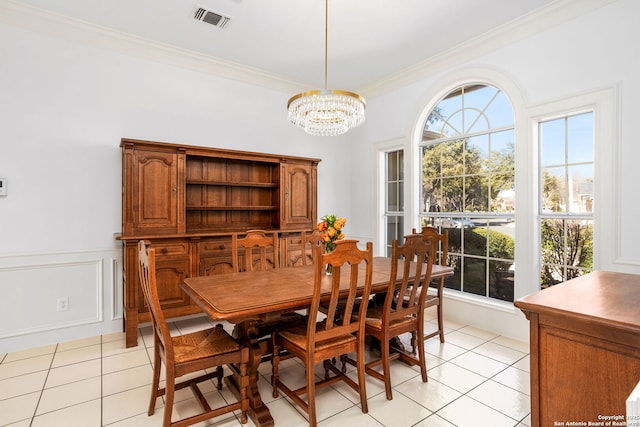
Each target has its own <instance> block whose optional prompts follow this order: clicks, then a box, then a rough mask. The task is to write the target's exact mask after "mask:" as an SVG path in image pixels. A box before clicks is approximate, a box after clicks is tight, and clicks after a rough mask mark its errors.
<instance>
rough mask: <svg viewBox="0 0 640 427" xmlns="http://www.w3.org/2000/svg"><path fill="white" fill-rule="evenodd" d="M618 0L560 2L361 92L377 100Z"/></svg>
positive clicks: (359, 90) (388, 77)
mask: <svg viewBox="0 0 640 427" xmlns="http://www.w3.org/2000/svg"><path fill="white" fill-rule="evenodd" d="M617 1H618V0H558V1H555V2H553V3H550V4H549V5H547V6H545V7H542V8H540V9H537V10H535V11H533V12H531V13H528V14H527V15H524V16H522V17H519V18H517V19H514V20H512V21H509V22H507V23H505V24H503V25H501V26H499V27H496V28H494V29H492V30H490V31H488V32H486V33H485V34H483V35H481V36H478V37H475V38H474V39H472V40H469V41H467V42H464V43H461V44H459V45H457V46H455V47H453V48H451V49H449V50H447V51H445V52H442V53H440V54H438V55H434V56H433V57H431V58H429V59H427V60H425V61H422V62H420V63H418V64H416V65H415V66H412V67H408V68H406V69H404V70H402V71H399V72H397V73H394V74H390V75H389V76H387V77H386V78H384V79H381V80H378V81H377V82H375V83H373V84H371V85H367V86H365V87H362V88H359V89H358V92H359V93H362V94H363V95H364V96H365V97H367V98H369V97H374V96H378V95H382V94H384V93H386V92H390V91H392V90H395V89H398V88H400V87H402V86H406V85H408V84H411V83H414V82H416V81H419V80H422V79H424V78H425V76H428V75H429V74H434V73H436V72H438V71H442V70H444V69H450V68H452V67H455V66H457V65H459V64H461V63H464V62H465V61H469V60H472V59H474V58H477V57H480V56H482V55H484V54H487V53H490V52H492V51H494V50H497V49H499V48H501V47H504V46H506V45H508V44H511V43H513V42H514V41H518V40H523V39H526V38H527V37H530V36H532V35H534V34H537V33H540V32H542V31H544V30H546V29H549V28H552V27H555V26H557V25H559V24H561V23H563V22H567V21H569V20H571V19H574V18H576V17H578V16H580V15H584V14H586V13H589V12H591V11H593V10H596V9H599V8H601V7H603V6H606V5H607V4H610V3H614V2H617Z"/></svg>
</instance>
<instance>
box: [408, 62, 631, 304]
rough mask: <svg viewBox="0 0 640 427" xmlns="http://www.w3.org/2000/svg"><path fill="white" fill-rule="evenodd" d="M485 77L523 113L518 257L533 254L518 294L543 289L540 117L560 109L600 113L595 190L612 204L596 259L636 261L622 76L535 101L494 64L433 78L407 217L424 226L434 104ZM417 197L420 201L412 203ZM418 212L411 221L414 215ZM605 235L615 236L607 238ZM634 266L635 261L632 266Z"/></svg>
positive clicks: (470, 298)
mask: <svg viewBox="0 0 640 427" xmlns="http://www.w3.org/2000/svg"><path fill="white" fill-rule="evenodd" d="M475 83H483V84H489V85H493V86H495V87H497V88H499V89H500V90H502V91H503V92H504V93H505V94H506V95H507V96H508V98H509V99H510V101H511V103H512V107H513V110H514V119H515V128H514V130H515V141H516V150H515V165H516V166H515V167H516V170H517V171H518V172H517V173H516V177H515V188H516V192H517V194H518V197H517V198H516V202H515V203H516V219H515V221H516V224H517V228H516V237H515V239H516V242H517V243H516V248H515V259H519V260H528V261H527V262H524V263H522V262H521V263H519V264H518V265H517V271H518V278H517V280H516V282H515V286H514V298H515V299H518V298H520V297H522V296H525V295H528V294H530V293H533V292H536V291H538V290H539V289H540V280H539V275H540V260H539V248H540V238H539V232H538V230H539V227H538V221H537V219H538V217H537V212H538V201H537V189H538V178H537V171H538V160H537V154H538V153H537V141H538V134H537V123H538V121H540V120H545V119H549V118H553V117H558V116H562V115H564V114H566V112H567V111H578V110H580V109H593V111H595V112H596V115H595V118H594V158H595V165H594V168H595V170H594V180H595V181H596V185H595V187H594V197H595V198H596V200H597V201H598V206H610V207H611V208H610V209H597V210H596V211H595V212H594V228H595V230H594V236H593V247H594V248H593V256H594V258H593V266H594V269H600V270H603V269H609V270H614V271H615V270H617V271H624V270H625V269H626V270H629V267H628V266H634V267H635V266H636V265H637V262H634V261H633V260H627V259H624V258H623V257H621V256H620V254H621V253H622V249H621V240H622V238H621V236H622V230H620V223H621V221H620V220H619V216H620V215H621V209H620V200H619V198H618V193H617V190H616V189H617V188H618V186H619V185H620V183H619V181H620V180H619V177H618V172H617V171H619V168H618V167H617V165H618V164H619V163H620V159H619V155H620V154H619V126H620V123H619V109H620V106H619V104H620V93H621V87H620V83H614V84H612V85H610V86H607V87H604V88H597V89H594V90H593V91H588V92H584V93H580V94H575V93H573V94H572V93H568V94H564V95H561V96H562V98H561V99H558V98H556V99H553V100H546V101H545V102H540V101H538V102H531V100H528V102H527V101H526V100H525V98H524V94H523V93H522V91H521V88H520V87H519V86H518V85H516V84H515V83H514V81H512V80H511V79H510V78H507V77H506V76H505V75H503V74H501V73H500V72H498V71H496V70H493V69H486V68H466V69H461V70H457V71H454V72H452V73H448V74H447V75H446V76H442V77H441V78H440V79H439V80H437V81H435V82H432V84H431V85H430V87H429V88H428V89H427V90H426V91H425V93H424V95H423V97H422V105H423V109H422V110H421V111H420V112H419V114H417V116H416V117H415V121H414V126H413V129H412V132H411V141H410V142H409V143H408V146H407V150H406V151H405V161H407V162H409V163H410V168H411V170H409V169H405V172H406V173H411V174H412V175H411V176H412V178H409V176H407V179H406V181H407V183H408V184H409V185H410V186H411V190H410V191H411V192H410V193H406V194H407V195H409V194H410V195H411V200H410V203H406V204H405V206H406V213H407V215H409V216H411V218H408V220H407V221H406V223H405V225H406V226H407V227H411V226H412V224H413V226H416V227H417V226H419V219H418V215H417V212H418V209H419V203H420V202H419V200H420V191H421V188H420V185H419V182H420V175H419V174H420V173H421V168H420V158H421V157H420V150H419V145H418V143H419V141H421V138H422V131H423V127H424V123H425V121H426V118H427V115H428V114H429V112H430V111H431V110H432V109H433V108H434V107H435V105H437V103H438V101H439V100H440V99H442V97H444V96H446V94H448V93H450V92H451V91H452V90H454V89H455V88H456V87H460V86H462V85H465V84H475ZM410 204H412V205H413V206H411V205H410ZM409 219H410V221H409ZM603 236H607V238H606V239H603ZM632 268H633V267H632ZM444 292H445V295H446V296H447V298H451V299H452V300H455V301H460V302H463V303H471V304H473V305H478V306H482V307H487V308H492V309H497V310H505V311H508V312H513V310H514V307H513V304H510V303H506V302H505V303H502V302H500V301H496V300H493V301H490V299H489V298H484V297H476V296H474V295H467V294H463V293H462V292H457V291H449V290H447V289H445V291H444Z"/></svg>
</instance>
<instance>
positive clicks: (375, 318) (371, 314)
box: [365, 307, 415, 329]
mask: <svg viewBox="0 0 640 427" xmlns="http://www.w3.org/2000/svg"><path fill="white" fill-rule="evenodd" d="M383 310H384V308H383V307H374V308H370V309H368V310H367V318H366V319H365V325H366V326H369V327H372V328H376V329H382V312H383ZM414 321H415V317H411V316H406V317H400V318H398V319H393V320H391V322H389V325H388V326H389V328H391V329H394V328H397V327H399V326H401V325H407V324H411V323H412V322H414Z"/></svg>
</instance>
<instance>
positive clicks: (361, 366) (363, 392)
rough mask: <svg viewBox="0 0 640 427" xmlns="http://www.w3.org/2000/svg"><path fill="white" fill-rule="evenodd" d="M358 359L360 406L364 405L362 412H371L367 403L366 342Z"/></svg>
mask: <svg viewBox="0 0 640 427" xmlns="http://www.w3.org/2000/svg"><path fill="white" fill-rule="evenodd" d="M356 359H357V366H356V368H357V371H358V387H359V388H360V406H361V407H362V413H363V414H366V413H367V412H369V406H368V405H367V383H366V379H365V362H364V342H363V343H362V344H361V345H360V348H359V349H358V354H357V355H356Z"/></svg>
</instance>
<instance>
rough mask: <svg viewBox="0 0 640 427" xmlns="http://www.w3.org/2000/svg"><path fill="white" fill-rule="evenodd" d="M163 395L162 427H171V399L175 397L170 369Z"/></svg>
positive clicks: (174, 382) (174, 380) (173, 379)
mask: <svg viewBox="0 0 640 427" xmlns="http://www.w3.org/2000/svg"><path fill="white" fill-rule="evenodd" d="M170 371H171V372H170ZM166 377H167V378H166V380H165V386H164V389H165V393H164V422H163V424H162V425H163V427H169V426H171V413H172V412H173V398H174V395H175V387H176V378H175V376H174V373H173V372H172V370H171V369H167V374H166Z"/></svg>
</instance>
